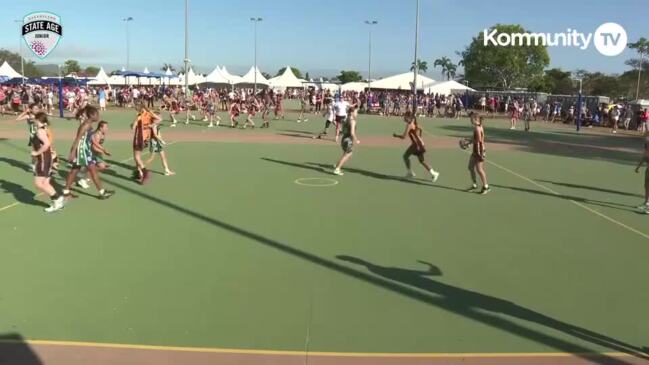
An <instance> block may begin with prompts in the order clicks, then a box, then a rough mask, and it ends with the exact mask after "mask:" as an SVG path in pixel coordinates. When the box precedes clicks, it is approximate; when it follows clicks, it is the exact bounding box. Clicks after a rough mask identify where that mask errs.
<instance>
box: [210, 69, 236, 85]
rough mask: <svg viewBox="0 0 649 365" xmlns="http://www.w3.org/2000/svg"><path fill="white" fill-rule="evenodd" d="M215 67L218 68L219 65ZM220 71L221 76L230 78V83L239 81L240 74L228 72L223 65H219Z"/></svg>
mask: <svg viewBox="0 0 649 365" xmlns="http://www.w3.org/2000/svg"><path fill="white" fill-rule="evenodd" d="M216 67H217V68H218V67H219V66H216ZM220 71H221V75H223V77H225V78H226V79H228V80H230V83H232V84H237V83H239V82H241V76H237V75H233V74H231V73H229V72H228V69H227V68H225V66H223V67H221V68H220Z"/></svg>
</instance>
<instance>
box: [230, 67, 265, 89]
mask: <svg viewBox="0 0 649 365" xmlns="http://www.w3.org/2000/svg"><path fill="white" fill-rule="evenodd" d="M255 73H256V74H257V84H261V85H268V80H266V78H265V77H264V75H262V74H261V72H260V71H259V68H255V66H252V67H250V70H249V71H248V73H247V74H245V75H243V77H241V79H240V80H239V81H237V84H254V83H255Z"/></svg>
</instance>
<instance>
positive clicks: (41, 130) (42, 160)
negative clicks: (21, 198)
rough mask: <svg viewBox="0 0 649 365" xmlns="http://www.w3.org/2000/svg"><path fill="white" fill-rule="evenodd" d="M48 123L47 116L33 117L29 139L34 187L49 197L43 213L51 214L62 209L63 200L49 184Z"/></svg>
mask: <svg viewBox="0 0 649 365" xmlns="http://www.w3.org/2000/svg"><path fill="white" fill-rule="evenodd" d="M48 126H49V121H48V120H47V114H46V113H43V112H38V113H36V115H35V116H34V134H33V136H32V137H31V143H30V145H31V146H32V152H31V155H32V157H33V158H34V160H35V164H34V166H35V167H34V185H35V186H36V188H37V189H38V190H40V191H42V192H43V193H44V194H47V196H49V197H50V200H51V201H52V204H51V205H50V206H49V207H47V208H45V212H47V213H52V212H55V211H57V210H61V209H63V204H64V199H63V196H61V194H58V193H57V192H56V190H55V189H54V187H53V186H52V184H51V183H50V173H51V170H52V163H53V160H52V141H51V140H50V137H49V135H48V133H47V128H48Z"/></svg>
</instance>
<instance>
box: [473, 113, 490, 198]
mask: <svg viewBox="0 0 649 365" xmlns="http://www.w3.org/2000/svg"><path fill="white" fill-rule="evenodd" d="M482 123H483V119H482V117H480V116H479V115H477V114H475V113H474V114H471V124H472V125H473V138H472V144H473V152H472V153H471V157H469V173H470V174H471V181H472V182H473V184H472V185H471V187H470V188H469V189H468V191H474V190H476V189H477V188H478V185H477V179H476V172H477V173H478V175H480V180H481V181H482V190H481V191H480V194H482V195H484V194H487V193H488V192H490V191H491V188H489V183H488V182H487V172H486V170H485V166H484V165H485V163H484V162H485V143H484V129H483V127H482Z"/></svg>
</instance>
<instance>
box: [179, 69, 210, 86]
mask: <svg viewBox="0 0 649 365" xmlns="http://www.w3.org/2000/svg"><path fill="white" fill-rule="evenodd" d="M201 82H205V76H202V75H197V74H196V73H195V72H194V69H193V68H190V69H189V72H188V73H187V84H188V85H196V84H200V83H201ZM179 84H180V85H185V75H180V77H179Z"/></svg>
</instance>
